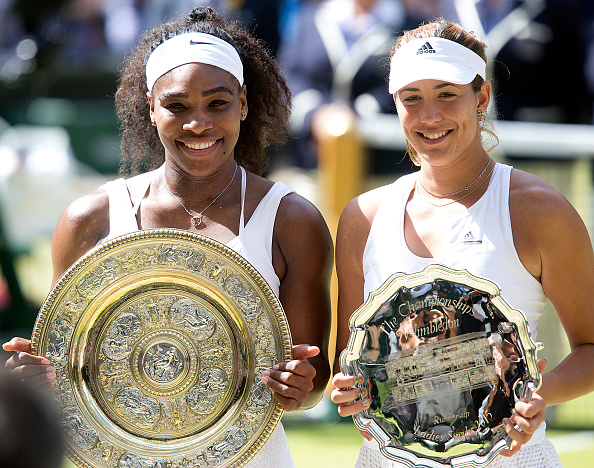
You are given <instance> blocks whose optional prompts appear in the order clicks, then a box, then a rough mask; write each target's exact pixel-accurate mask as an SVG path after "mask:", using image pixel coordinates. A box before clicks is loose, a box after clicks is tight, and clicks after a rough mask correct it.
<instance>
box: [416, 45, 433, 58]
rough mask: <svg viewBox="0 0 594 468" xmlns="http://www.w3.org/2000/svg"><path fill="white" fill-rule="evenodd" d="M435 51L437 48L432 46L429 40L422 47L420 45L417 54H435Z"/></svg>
mask: <svg viewBox="0 0 594 468" xmlns="http://www.w3.org/2000/svg"><path fill="white" fill-rule="evenodd" d="M434 53H435V49H434V48H433V47H431V44H429V42H425V43H424V44H423V45H422V46H421V47H419V50H417V55H419V54H434Z"/></svg>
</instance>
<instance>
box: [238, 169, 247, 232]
mask: <svg viewBox="0 0 594 468" xmlns="http://www.w3.org/2000/svg"><path fill="white" fill-rule="evenodd" d="M239 168H240V169H241V214H240V215H239V235H238V236H237V237H239V238H240V239H243V232H244V230H245V189H246V186H247V183H246V179H247V177H246V175H245V169H244V168H243V166H239Z"/></svg>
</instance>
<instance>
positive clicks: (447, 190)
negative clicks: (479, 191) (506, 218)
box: [418, 151, 493, 199]
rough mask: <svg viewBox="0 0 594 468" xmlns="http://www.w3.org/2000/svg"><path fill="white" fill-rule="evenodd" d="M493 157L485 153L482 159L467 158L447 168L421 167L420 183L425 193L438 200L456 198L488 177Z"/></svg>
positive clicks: (425, 165) (423, 165)
mask: <svg viewBox="0 0 594 468" xmlns="http://www.w3.org/2000/svg"><path fill="white" fill-rule="evenodd" d="M491 161H492V160H491V157H490V156H489V155H488V154H487V153H486V152H484V151H483V153H482V154H481V157H478V158H477V157H471V158H465V159H464V160H461V161H458V162H457V163H456V164H453V165H450V166H447V167H435V166H432V165H430V164H423V163H422V165H421V170H420V172H419V178H418V180H419V183H420V185H421V187H422V188H423V189H425V190H424V191H425V192H426V193H427V194H428V195H430V196H432V197H433V198H436V199H441V198H456V195H463V194H464V192H465V191H468V190H472V189H473V188H474V186H475V185H476V184H478V183H480V182H482V181H483V179H484V178H485V177H487V176H488V173H489V169H490V167H491V166H492V165H493V163H492V162H491Z"/></svg>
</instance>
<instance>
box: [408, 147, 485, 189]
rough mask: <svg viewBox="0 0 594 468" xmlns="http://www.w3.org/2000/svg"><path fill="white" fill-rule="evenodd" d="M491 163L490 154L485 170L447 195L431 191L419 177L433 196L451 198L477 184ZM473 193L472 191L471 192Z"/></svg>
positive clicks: (419, 180)
mask: <svg viewBox="0 0 594 468" xmlns="http://www.w3.org/2000/svg"><path fill="white" fill-rule="evenodd" d="M489 164H491V156H489V160H488V161H487V165H486V166H485V168H484V169H483V172H481V173H480V174H479V175H478V177H477V178H476V179H474V180H473V181H472V182H471V183H470V184H468V185H467V186H466V187H463V188H461V189H460V190H456V191H455V192H452V193H446V194H445V195H440V194H438V193H433V192H430V191H429V190H427V189H426V188H425V186H424V185H423V182H421V177H420V176H419V177H418V178H417V180H418V182H419V185H420V186H421V187H422V188H423V190H424V191H425V192H427V193H428V194H429V195H431V196H432V197H435V198H450V197H453V196H454V195H458V194H459V193H462V192H467V191H468V190H470V187H472V186H473V185H474V184H476V183H477V182H478V180H479V179H480V178H481V177H482V176H484V175H485V172H487V168H488V167H489ZM471 193H472V192H471Z"/></svg>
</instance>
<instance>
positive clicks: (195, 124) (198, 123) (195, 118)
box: [183, 110, 213, 133]
mask: <svg viewBox="0 0 594 468" xmlns="http://www.w3.org/2000/svg"><path fill="white" fill-rule="evenodd" d="M212 127H213V122H212V119H211V118H210V116H209V115H208V113H207V112H204V111H201V110H195V111H194V112H192V113H191V114H189V115H188V118H187V120H186V121H185V122H184V124H183V129H184V130H187V131H190V132H194V133H202V132H203V131H205V130H208V129H209V128H212Z"/></svg>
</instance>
